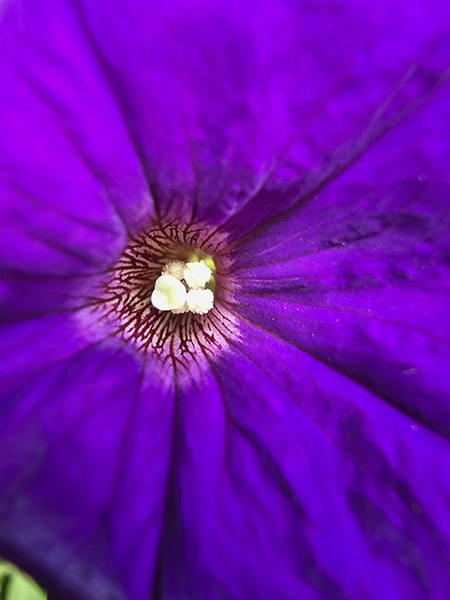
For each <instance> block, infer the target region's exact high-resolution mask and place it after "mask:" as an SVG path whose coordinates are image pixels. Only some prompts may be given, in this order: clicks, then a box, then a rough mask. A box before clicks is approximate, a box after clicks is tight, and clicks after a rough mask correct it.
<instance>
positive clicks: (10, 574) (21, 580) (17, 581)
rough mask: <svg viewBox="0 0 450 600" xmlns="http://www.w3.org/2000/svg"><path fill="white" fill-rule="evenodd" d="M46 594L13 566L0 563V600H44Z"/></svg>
mask: <svg viewBox="0 0 450 600" xmlns="http://www.w3.org/2000/svg"><path fill="white" fill-rule="evenodd" d="M46 598H47V594H46V593H45V592H43V591H42V590H41V588H40V587H39V586H38V585H37V584H36V583H35V582H34V581H33V580H32V579H31V577H28V575H25V573H22V572H21V571H19V569H17V568H16V567H15V566H14V565H11V564H10V563H7V562H2V561H0V600H46Z"/></svg>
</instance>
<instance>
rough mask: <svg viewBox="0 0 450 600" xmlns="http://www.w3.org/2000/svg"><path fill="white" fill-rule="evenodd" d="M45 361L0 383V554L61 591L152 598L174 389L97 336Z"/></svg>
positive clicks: (75, 594) (67, 594)
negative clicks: (6, 387) (6, 388)
mask: <svg viewBox="0 0 450 600" xmlns="http://www.w3.org/2000/svg"><path fill="white" fill-rule="evenodd" d="M67 345H68V340H66V343H65V350H66V351H67ZM46 362H47V364H46V365H45V366H41V367H40V368H38V369H35V370H34V373H33V376H32V377H31V376H25V377H23V376H22V377H19V376H15V375H13V376H12V377H11V379H10V387H11V388H13V389H12V391H10V392H9V393H8V395H7V396H6V397H5V396H4V395H3V392H2V396H3V397H2V399H1V404H0V406H1V412H0V423H1V425H0V429H1V437H2V449H3V452H2V456H3V458H2V461H1V464H0V478H1V481H2V503H1V507H0V553H1V554H2V555H7V556H9V557H10V558H11V559H14V560H16V561H17V562H19V564H20V565H21V566H22V567H24V568H26V569H28V570H29V571H30V572H31V573H32V574H33V575H34V576H36V577H37V578H38V581H39V582H40V583H41V585H43V586H45V587H46V588H47V589H48V590H49V591H50V592H51V593H53V592H54V593H56V594H58V597H59V595H60V596H61V597H63V598H69V597H70V598H72V597H73V598H98V599H99V598H125V597H127V598H145V597H148V595H149V589H150V585H151V581H152V573H153V570H154V565H155V564H156V560H157V552H158V548H159V543H160V533H161V525H162V522H163V513H164V499H165V494H166V492H165V490H166V480H167V474H168V461H169V456H168V451H169V448H170V439H171V429H172V412H173V402H172V399H171V396H170V395H167V394H165V393H164V392H163V391H162V390H161V388H160V387H155V385H154V383H153V382H152V381H151V380H149V378H148V376H146V375H145V373H144V372H142V370H141V369H140V365H139V362H138V361H136V359H135V358H134V357H133V356H130V354H128V353H126V352H125V351H123V350H117V348H116V349H114V348H113V347H108V346H107V345H105V343H103V344H100V345H99V344H94V345H89V346H85V347H84V348H81V349H80V348H78V349H77V350H76V351H75V350H74V351H73V352H72V355H71V357H70V358H66V357H60V358H58V359H56V358H55V359H54V360H52V361H48V360H47V361H46ZM30 375H31V373H30ZM18 400H19V401H18Z"/></svg>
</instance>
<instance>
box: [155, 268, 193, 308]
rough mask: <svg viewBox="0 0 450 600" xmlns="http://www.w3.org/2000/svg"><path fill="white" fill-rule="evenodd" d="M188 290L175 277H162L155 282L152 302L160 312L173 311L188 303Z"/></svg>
mask: <svg viewBox="0 0 450 600" xmlns="http://www.w3.org/2000/svg"><path fill="white" fill-rule="evenodd" d="M186 296H187V292H186V288H185V287H184V285H183V284H182V283H181V281H179V280H178V279H176V277H174V276H173V275H166V274H164V275H161V277H158V279H157V280H156V282H155V289H154V290H153V293H152V297H151V301H152V304H153V306H154V307H155V308H157V309H159V310H173V309H176V308H180V307H181V306H183V305H184V303H185V301H186Z"/></svg>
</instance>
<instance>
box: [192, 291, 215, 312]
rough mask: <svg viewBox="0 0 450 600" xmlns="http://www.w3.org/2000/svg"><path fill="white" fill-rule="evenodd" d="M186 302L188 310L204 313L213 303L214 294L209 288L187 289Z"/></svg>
mask: <svg viewBox="0 0 450 600" xmlns="http://www.w3.org/2000/svg"><path fill="white" fill-rule="evenodd" d="M186 303H187V306H188V309H189V311H190V312H193V313H196V314H198V315H204V314H205V313H207V312H209V311H210V310H211V309H212V307H213V305H214V294H213V293H212V291H211V290H189V292H188V293H187V296H186Z"/></svg>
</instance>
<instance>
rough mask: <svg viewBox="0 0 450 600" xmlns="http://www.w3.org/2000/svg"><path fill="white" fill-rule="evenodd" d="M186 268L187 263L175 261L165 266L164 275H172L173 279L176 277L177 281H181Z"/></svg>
mask: <svg viewBox="0 0 450 600" xmlns="http://www.w3.org/2000/svg"><path fill="white" fill-rule="evenodd" d="M185 266H186V263H184V262H182V261H181V260H174V261H172V262H169V263H167V264H166V265H164V268H163V270H162V274H163V275H172V277H175V279H179V280H180V281H181V280H182V279H183V276H184V267H185Z"/></svg>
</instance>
